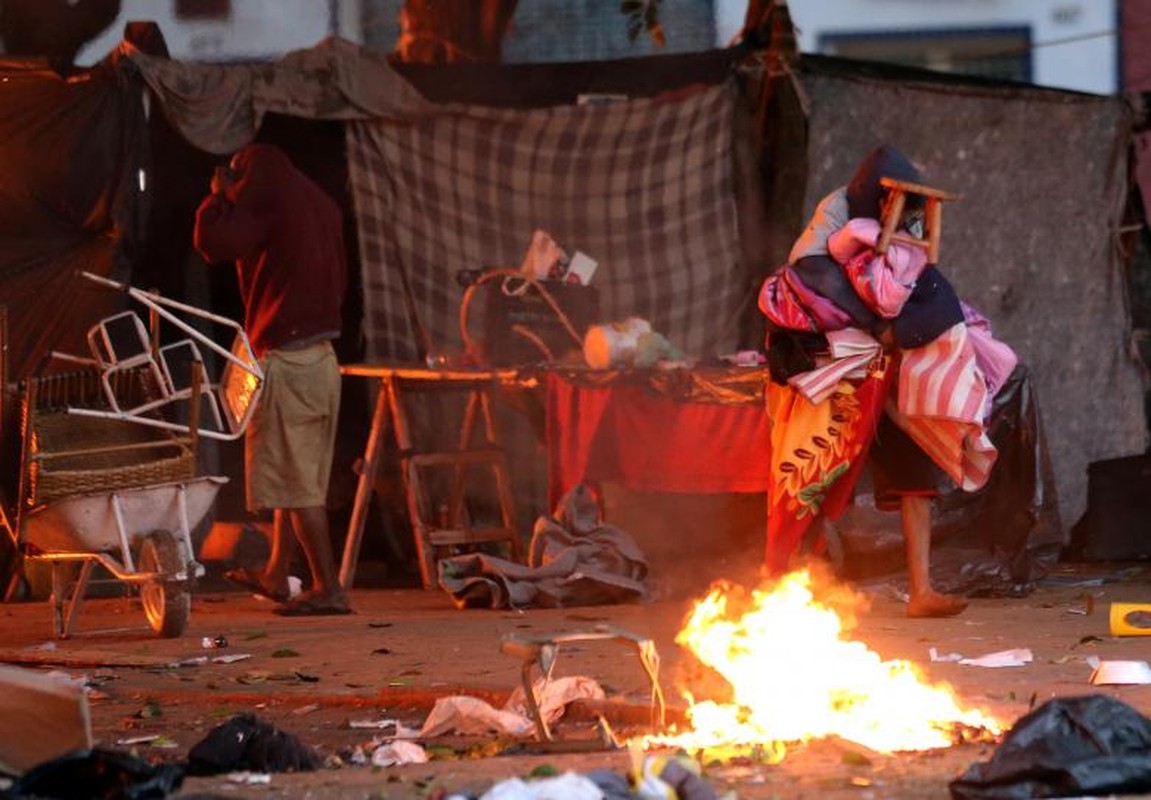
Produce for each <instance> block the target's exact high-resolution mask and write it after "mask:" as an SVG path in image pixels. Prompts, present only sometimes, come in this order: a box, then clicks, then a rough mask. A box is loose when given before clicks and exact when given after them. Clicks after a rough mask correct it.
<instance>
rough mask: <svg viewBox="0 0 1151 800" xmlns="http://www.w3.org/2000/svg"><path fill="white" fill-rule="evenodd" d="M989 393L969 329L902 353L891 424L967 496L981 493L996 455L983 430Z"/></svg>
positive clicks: (950, 332)
mask: <svg viewBox="0 0 1151 800" xmlns="http://www.w3.org/2000/svg"><path fill="white" fill-rule="evenodd" d="M987 400H988V389H987V383H986V381H985V380H984V377H983V374H982V373H981V372H980V371H979V368H978V367H977V366H976V360H975V349H974V347H973V346H972V343H971V340H970V338H969V337H968V335H967V326H966V325H965V324H963V323H959V324H957V325H955V326H954V327H952V328H951V329H950V330H948V331H947V332H945V333H944V334H942V335H941V336H939V337H938V338H936V339H935V340H933V341H931V342H929V343H928V344H926V345H924V346H923V347H915V348H911V349H908V350H903V351H902V352H901V363H900V368H899V394H898V402H897V404H896V408H894V409H892V408H891V407H890V404H889V407H888V411H889V413H891V416H892V419H893V420H894V421H895V423H896V424H897V425H899V426H900V427H901V428H902V429H903V430H904V431H906V432H907V434H908V435H909V436H911V438H912V439H914V440H915V442H916V444H918V445H919V446H920V447H922V448H923V450H924V452H926V453H927V454H928V455H929V456H930V457H931V459H932V460H933V461H934V462H935V463H936V464H938V465H939V466H940V468H941V469H943V470H944V471H945V472H946V473H947V474H948V475H949V476H951V478H952V479H953V480H954V481H955V482H956V483H957V484H959V486H961V487H962V488H963V489H965V490H967V491H975V490H976V489H979V488H980V487H982V486H983V485H984V484H985V483H986V482H987V478H988V476H989V475H990V474H991V468H992V467H993V466H994V465H995V459H996V457H997V455H998V453H997V452H996V450H995V446H994V445H993V444H992V443H991V440H990V439H989V438H988V437H987V433H986V431H985V429H984V427H983V414H984V410H985V409H986V408H987Z"/></svg>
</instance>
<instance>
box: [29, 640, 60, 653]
mask: <svg viewBox="0 0 1151 800" xmlns="http://www.w3.org/2000/svg"><path fill="white" fill-rule="evenodd" d="M24 649H25V650H28V651H31V652H48V653H50V652H52V651H53V650H55V649H56V643H55V642H44V643H43V644H30V645H28V646H27V647H25V648H24Z"/></svg>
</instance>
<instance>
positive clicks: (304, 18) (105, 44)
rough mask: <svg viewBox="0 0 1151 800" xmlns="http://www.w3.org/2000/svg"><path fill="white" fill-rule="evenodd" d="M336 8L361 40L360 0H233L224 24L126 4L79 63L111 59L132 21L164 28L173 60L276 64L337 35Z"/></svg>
mask: <svg viewBox="0 0 1151 800" xmlns="http://www.w3.org/2000/svg"><path fill="white" fill-rule="evenodd" d="M333 8H334V11H335V16H336V18H337V20H338V25H339V30H338V31H336V32H337V33H339V35H340V36H343V37H344V38H346V39H351V40H352V41H356V42H358V41H360V40H361V26H360V22H359V19H360V3H359V0H232V13H231V15H230V16H229V17H228V18H226V19H220V20H188V19H176V13H175V3H174V2H172V0H122V3H121V10H120V16H119V17H118V18H117V20H116V22H114V23H112V25H111V27H109V28H108V29H107V30H105V31H104V33H103V34H101V35H100V36H99V38H97V39H95V40H93V41H92V42H90V43H89V44H88V45H87V46H86V47H85V48H84V49H83V50H81V51H80V55H79V57H78V58H77V59H76V62H77V63H78V64H81V65H88V64H92V63H94V62H96V61H99V60H100V59H101V58H103V57H104V56H105V55H107V54H108V52H109V51H110V50H112V49H113V48H114V47H115V46H116V45H117V44H119V43H120V40H121V39H122V38H123V33H124V25H125V23H127V22H130V21H151V22H156V23H157V24H159V26H160V30H161V32H163V34H164V40H165V41H166V42H167V43H168V50H169V52H170V53H171V55H172V58H175V59H178V60H181V61H229V60H266V59H275V58H278V57H280V56H282V55H283V54H284V53H286V52H288V51H289V50H297V49H300V48H305V47H311V46H312V45H314V44H316V43H317V42H319V41H320V40H321V39H323V38H324V37H326V36H328V35H329V34H331V33H332V32H333V31H331V30H330V27H331V24H330V23H331V16H332V12H333Z"/></svg>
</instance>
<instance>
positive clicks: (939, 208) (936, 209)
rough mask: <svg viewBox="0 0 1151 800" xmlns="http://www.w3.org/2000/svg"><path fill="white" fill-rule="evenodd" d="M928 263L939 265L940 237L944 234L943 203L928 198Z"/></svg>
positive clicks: (934, 198)
mask: <svg viewBox="0 0 1151 800" xmlns="http://www.w3.org/2000/svg"><path fill="white" fill-rule="evenodd" d="M926 217H927V219H926V220H925V222H926V226H927V231H926V233H927V263H929V264H938V263H939V237H940V236H941V234H942V233H943V203H942V202H941V201H940V200H939V198H938V197H929V198H927V213H926Z"/></svg>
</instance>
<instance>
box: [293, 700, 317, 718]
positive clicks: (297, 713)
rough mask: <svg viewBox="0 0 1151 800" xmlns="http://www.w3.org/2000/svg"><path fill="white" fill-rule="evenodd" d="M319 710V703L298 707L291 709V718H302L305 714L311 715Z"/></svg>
mask: <svg viewBox="0 0 1151 800" xmlns="http://www.w3.org/2000/svg"><path fill="white" fill-rule="evenodd" d="M319 709H320V704H319V703H308V704H307V705H306V706H300V707H299V708H294V709H292V716H294V717H302V716H304V715H305V714H311V713H312V712H313V711H318V710H319Z"/></svg>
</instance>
